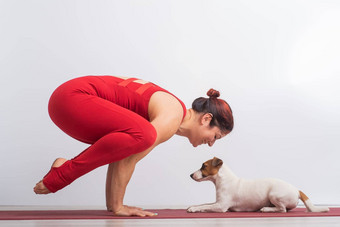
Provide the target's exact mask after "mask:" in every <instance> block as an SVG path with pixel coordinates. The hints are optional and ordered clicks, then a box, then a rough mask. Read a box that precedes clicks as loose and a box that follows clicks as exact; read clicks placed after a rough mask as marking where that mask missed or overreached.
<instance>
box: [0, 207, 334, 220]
mask: <svg viewBox="0 0 340 227" xmlns="http://www.w3.org/2000/svg"><path fill="white" fill-rule="evenodd" d="M149 211H151V212H154V213H158V215H157V216H154V217H115V216H112V213H110V212H108V211H106V210H17V211H13V210H12V211H0V220H52V219H171V218H264V217H325V216H340V207H337V208H330V211H329V212H327V213H310V212H306V209H305V208H295V209H293V210H291V211H288V212H287V213H261V212H226V213H187V212H186V210H184V209H160V210H149Z"/></svg>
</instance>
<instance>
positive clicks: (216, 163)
mask: <svg viewBox="0 0 340 227" xmlns="http://www.w3.org/2000/svg"><path fill="white" fill-rule="evenodd" d="M222 164H223V161H222V160H221V159H219V158H216V157H214V159H213V160H212V165H213V166H214V167H220V166H221V165H222Z"/></svg>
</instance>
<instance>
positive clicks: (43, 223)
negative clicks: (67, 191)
mask: <svg viewBox="0 0 340 227" xmlns="http://www.w3.org/2000/svg"><path fill="white" fill-rule="evenodd" d="M29 209H37V210H38V209H41V210H43V209H46V207H38V208H37V207H33V208H32V207H4V206H2V207H0V210H29ZM54 209H55V208H54ZM60 209H62V208H60ZM63 209H79V207H78V208H76V207H75V208H72V207H71V208H70V207H67V208H65V207H64V208H63ZM82 209H84V207H82ZM87 209H93V208H87ZM236 225H237V226H241V227H242V226H252V227H253V226H254V227H257V226H261V227H262V226H275V227H277V226H278V227H280V226H284V227H287V226H289V227H295V226H308V227H319V226H320V227H328V226H332V227H333V226H337V227H339V226H340V217H308V218H306V217H303V218H300V217H299V218H208V219H144V220H143V219H106V220H93V219H92V220H27V221H0V226H6V227H7V226H8V227H11V226H32V227H33V226H34V227H54V226H56V227H57V226H58V227H59V226H71V227H72V226H91V227H92V226H118V227H127V226H129V227H130V226H133V227H135V226H136V227H139V226H148V227H150V226H185V227H191V226H192V227H199V226H209V227H210V226H236Z"/></svg>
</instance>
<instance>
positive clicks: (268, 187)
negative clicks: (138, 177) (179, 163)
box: [187, 157, 329, 212]
mask: <svg viewBox="0 0 340 227" xmlns="http://www.w3.org/2000/svg"><path fill="white" fill-rule="evenodd" d="M190 176H191V178H192V179H194V180H195V181H199V182H200V181H212V182H213V183H214V184H215V187H216V202H215V203H210V204H203V205H198V206H191V207H189V208H188V210H187V211H188V212H226V211H261V212H287V210H290V209H293V208H295V207H296V206H297V204H298V202H299V199H301V201H302V202H303V203H304V204H305V206H306V208H307V210H308V211H309V212H328V211H329V208H328V207H320V206H319V207H317V206H314V205H313V204H312V202H311V201H310V200H309V198H308V197H307V196H306V195H305V194H304V193H303V192H301V191H299V190H298V189H297V188H295V187H294V186H292V185H291V184H288V183H287V182H284V181H282V180H279V179H273V178H267V179H259V180H246V179H241V178H238V177H237V176H236V175H235V174H234V173H232V171H231V170H230V169H229V168H228V167H227V166H226V165H225V164H223V161H222V160H221V159H219V158H216V157H215V158H213V159H210V160H208V161H206V162H204V163H203V165H202V167H201V169H199V170H197V171H196V172H194V173H193V174H191V175H190Z"/></svg>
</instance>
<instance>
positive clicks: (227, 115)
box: [192, 88, 234, 133]
mask: <svg viewBox="0 0 340 227" xmlns="http://www.w3.org/2000/svg"><path fill="white" fill-rule="evenodd" d="M207 95H208V96H209V98H204V97H200V98H197V99H195V100H194V102H193V103H192V109H193V110H194V111H196V112H198V113H211V114H212V120H211V122H210V126H211V127H213V126H217V127H219V129H221V131H222V132H228V133H229V132H231V131H232V130H233V128H234V117H233V112H232V110H231V108H230V106H229V104H228V103H227V102H226V101H224V100H223V99H219V98H218V97H220V92H219V91H216V90H215V89H212V88H211V89H210V90H209V91H208V92H207Z"/></svg>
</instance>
